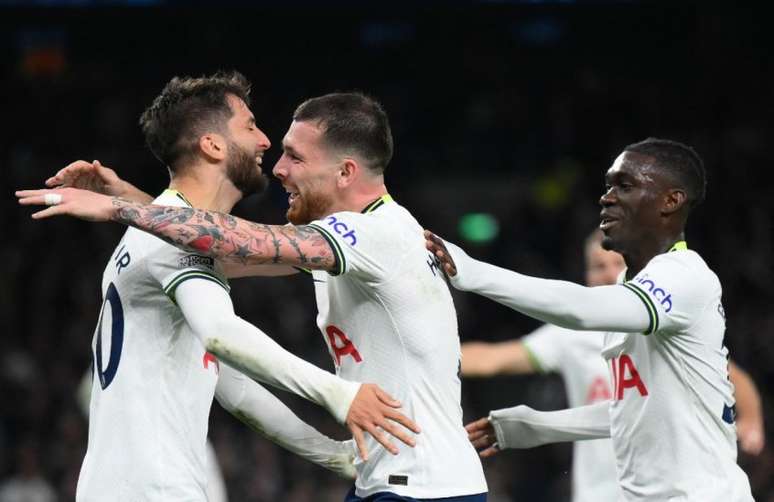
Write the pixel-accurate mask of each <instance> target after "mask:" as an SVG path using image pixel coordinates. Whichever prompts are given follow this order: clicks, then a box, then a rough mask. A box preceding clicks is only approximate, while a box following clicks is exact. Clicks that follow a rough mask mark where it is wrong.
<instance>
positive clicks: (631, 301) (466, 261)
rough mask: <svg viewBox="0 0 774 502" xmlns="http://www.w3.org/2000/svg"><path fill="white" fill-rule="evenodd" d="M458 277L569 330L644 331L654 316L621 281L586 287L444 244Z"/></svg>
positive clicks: (459, 284) (457, 281)
mask: <svg viewBox="0 0 774 502" xmlns="http://www.w3.org/2000/svg"><path fill="white" fill-rule="evenodd" d="M446 248H447V249H448V250H449V253H450V254H451V257H452V259H453V260H454V264H455V265H456V267H457V275H455V276H454V277H450V280H451V283H452V285H453V286H454V287H455V288H457V289H459V290H462V291H471V292H473V293H478V294H480V295H482V296H486V297H487V298H490V299H492V300H494V301H496V302H498V303H501V304H503V305H506V306H508V307H510V308H512V309H514V310H518V311H519V312H521V313H523V314H526V315H528V316H530V317H534V318H535V319H539V320H541V321H544V322H547V323H550V324H556V325H557V326H561V327H563V328H567V329H574V330H586V331H615V332H623V333H644V332H646V331H647V330H648V329H649V327H650V326H651V324H650V321H651V317H650V315H649V313H648V309H647V307H646V305H645V304H644V303H643V301H642V300H641V299H640V298H639V297H638V296H637V295H636V294H635V293H633V292H632V291H629V290H628V289H627V288H625V287H624V286H621V285H615V286H597V287H593V288H590V287H586V286H581V285H579V284H575V283H572V282H567V281H556V280H550V279H539V278H537V277H530V276H527V275H522V274H519V273H516V272H513V271H511V270H506V269H504V268H500V267H496V266H494V265H490V264H488V263H484V262H482V261H478V260H474V259H473V258H471V257H470V256H468V255H467V254H466V253H465V252H464V251H463V250H462V249H460V248H459V247H458V246H455V245H454V244H452V243H450V242H446Z"/></svg>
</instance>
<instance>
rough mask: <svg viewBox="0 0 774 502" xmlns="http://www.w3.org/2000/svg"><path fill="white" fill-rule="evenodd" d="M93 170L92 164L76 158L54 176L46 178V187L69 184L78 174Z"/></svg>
mask: <svg viewBox="0 0 774 502" xmlns="http://www.w3.org/2000/svg"><path fill="white" fill-rule="evenodd" d="M92 170H94V165H92V163H91V162H86V161H85V160H76V161H75V162H71V163H70V164H68V165H66V166H65V167H63V168H62V169H60V170H59V171H58V172H57V173H56V174H55V175H54V176H52V177H50V178H49V179H47V180H46V186H47V187H55V186H59V185H68V184H71V183H72V181H73V180H74V179H76V178H77V177H78V176H81V175H83V174H84V173H87V172H89V171H92Z"/></svg>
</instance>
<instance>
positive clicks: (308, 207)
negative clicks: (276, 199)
mask: <svg viewBox="0 0 774 502" xmlns="http://www.w3.org/2000/svg"><path fill="white" fill-rule="evenodd" d="M329 207H331V200H330V199H329V198H327V197H325V196H323V195H321V194H319V193H309V194H305V195H304V196H299V197H297V198H296V200H295V201H293V204H292V205H291V206H290V207H289V208H288V212H287V213H286V216H287V218H288V221H289V222H290V223H292V224H293V225H306V224H308V223H311V222H312V221H314V220H317V219H320V218H322V217H323V216H325V214H326V213H327V210H328V208H329Z"/></svg>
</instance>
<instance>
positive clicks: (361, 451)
mask: <svg viewBox="0 0 774 502" xmlns="http://www.w3.org/2000/svg"><path fill="white" fill-rule="evenodd" d="M349 430H350V431H351V432H352V438H353V439H354V440H355V444H356V445H357V452H358V455H360V458H361V459H363V462H365V461H366V460H368V448H366V442H365V436H363V430H362V429H361V428H360V427H358V426H357V425H354V424H353V425H350V427H349Z"/></svg>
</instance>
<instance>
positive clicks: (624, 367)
mask: <svg viewBox="0 0 774 502" xmlns="http://www.w3.org/2000/svg"><path fill="white" fill-rule="evenodd" d="M610 365H611V370H612V373H613V395H614V399H615V400H616V401H620V400H621V399H623V398H624V392H626V390H627V389H636V390H637V392H639V393H640V396H647V395H648V388H647V387H646V386H645V382H643V381H642V378H640V372H639V371H637V367H636V366H635V365H634V361H632V358H631V357H629V355H628V354H621V355H620V356H618V357H614V358H612V359H611V360H610Z"/></svg>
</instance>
